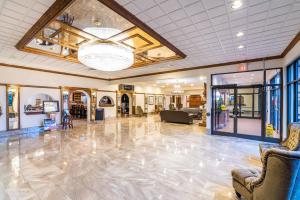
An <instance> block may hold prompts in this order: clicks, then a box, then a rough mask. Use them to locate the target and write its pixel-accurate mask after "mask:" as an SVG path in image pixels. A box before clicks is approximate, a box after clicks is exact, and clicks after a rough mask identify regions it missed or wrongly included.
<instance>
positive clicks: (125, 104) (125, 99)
mask: <svg viewBox="0 0 300 200" xmlns="http://www.w3.org/2000/svg"><path fill="white" fill-rule="evenodd" d="M129 108H130V105H129V96H128V95H127V94H123V95H122V96H121V114H122V115H129Z"/></svg>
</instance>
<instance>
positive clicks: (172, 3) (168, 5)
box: [160, 0, 181, 13]
mask: <svg viewBox="0 0 300 200" xmlns="http://www.w3.org/2000/svg"><path fill="white" fill-rule="evenodd" d="M160 7H161V8H162V9H163V11H164V12H165V13H170V12H172V11H175V10H177V9H180V8H181V5H180V4H179V3H178V1H177V0H167V1H165V2H163V3H161V4H160Z"/></svg>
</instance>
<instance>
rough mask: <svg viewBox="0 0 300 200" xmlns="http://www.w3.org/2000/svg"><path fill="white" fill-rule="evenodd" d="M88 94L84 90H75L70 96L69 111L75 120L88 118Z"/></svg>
mask: <svg viewBox="0 0 300 200" xmlns="http://www.w3.org/2000/svg"><path fill="white" fill-rule="evenodd" d="M88 98H89V96H88V94H85V93H84V92H82V91H78V90H77V91H74V92H71V93H70V96H69V111H70V114H71V116H72V117H73V119H74V120H87V116H88Z"/></svg>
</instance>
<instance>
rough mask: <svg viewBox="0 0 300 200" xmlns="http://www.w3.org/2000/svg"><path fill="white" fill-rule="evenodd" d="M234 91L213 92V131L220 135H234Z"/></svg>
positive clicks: (221, 90)
mask: <svg viewBox="0 0 300 200" xmlns="http://www.w3.org/2000/svg"><path fill="white" fill-rule="evenodd" d="M233 94H234V89H227V88H215V89H214V90H213V103H214V105H213V116H214V118H213V120H214V122H213V129H214V131H217V132H222V133H234V132H235V131H234V130H235V128H234V116H235V115H234V105H235V96H234V95H233Z"/></svg>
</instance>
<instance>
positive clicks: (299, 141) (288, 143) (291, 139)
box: [259, 123, 300, 156]
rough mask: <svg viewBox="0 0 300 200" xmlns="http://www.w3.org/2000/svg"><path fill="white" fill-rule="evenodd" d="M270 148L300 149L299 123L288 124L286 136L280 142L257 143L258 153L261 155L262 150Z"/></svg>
mask: <svg viewBox="0 0 300 200" xmlns="http://www.w3.org/2000/svg"><path fill="white" fill-rule="evenodd" d="M270 148H276V149H282V150H288V151H299V150H300V123H291V124H289V126H288V137H287V138H286V139H285V140H284V141H283V142H281V143H280V144H269V143H262V144H260V145H259V151H260V154H261V155H262V156H263V154H264V152H265V151H266V150H268V149H270Z"/></svg>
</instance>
